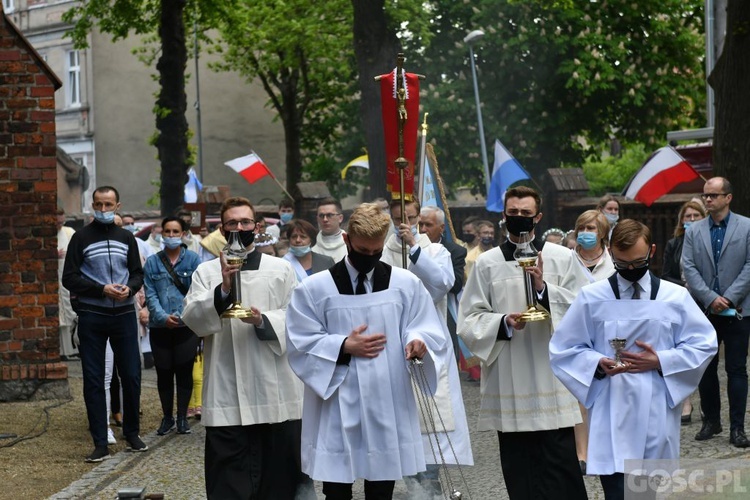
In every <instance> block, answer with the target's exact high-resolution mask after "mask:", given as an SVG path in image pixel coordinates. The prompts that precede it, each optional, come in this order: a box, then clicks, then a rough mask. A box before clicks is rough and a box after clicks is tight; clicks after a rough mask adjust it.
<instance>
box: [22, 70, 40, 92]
mask: <svg viewBox="0 0 750 500" xmlns="http://www.w3.org/2000/svg"><path fill="white" fill-rule="evenodd" d="M26 71H27V72H29V73H40V72H41V71H42V70H40V69H39V66H37V65H36V64H33V63H32V64H27V65H26ZM32 95H33V94H32Z"/></svg>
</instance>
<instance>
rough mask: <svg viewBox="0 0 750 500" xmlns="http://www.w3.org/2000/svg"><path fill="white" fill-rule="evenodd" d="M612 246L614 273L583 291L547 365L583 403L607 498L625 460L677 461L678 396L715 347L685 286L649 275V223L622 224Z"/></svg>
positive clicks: (618, 488)
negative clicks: (620, 343)
mask: <svg viewBox="0 0 750 500" xmlns="http://www.w3.org/2000/svg"><path fill="white" fill-rule="evenodd" d="M610 251H611V253H612V261H613V263H614V265H615V269H616V270H617V273H616V274H614V275H613V276H612V277H610V278H609V279H607V280H602V281H598V282H596V283H593V284H591V285H589V286H586V287H584V288H583V289H582V290H581V292H580V293H579V295H578V297H577V298H576V300H575V301H574V302H573V304H572V305H571V307H570V309H569V310H568V312H567V314H566V315H565V317H564V318H563V320H562V322H561V323H560V325H559V326H558V327H557V329H556V330H555V334H554V335H553V337H552V341H551V342H550V359H551V363H552V370H553V371H554V373H555V375H556V376H557V377H558V378H559V379H560V380H561V381H562V382H563V384H565V386H566V387H567V388H568V389H570V391H571V392H572V393H573V394H574V395H575V396H576V398H578V400H579V401H580V402H581V403H582V404H583V405H584V406H586V408H588V410H589V429H590V431H589V448H588V465H587V469H588V473H589V474H599V475H600V480H601V482H602V486H603V489H604V492H605V496H606V498H608V499H610V498H623V494H624V493H623V492H624V474H623V473H624V471H625V460H629V459H635V460H640V459H671V458H679V456H680V414H681V411H682V410H681V408H682V405H681V403H682V401H683V400H684V399H685V398H686V397H688V396H689V395H690V394H691V393H692V392H693V391H694V390H695V389H696V387H697V386H698V382H699V381H700V379H701V376H702V374H703V371H704V370H705V369H706V366H707V365H708V363H709V361H710V360H711V358H712V357H713V356H714V354H716V350H717V343H716V333H715V331H714V328H713V327H712V326H711V323H710V322H709V321H708V319H706V316H705V315H704V314H703V313H702V312H701V310H700V308H699V307H698V306H697V305H696V303H695V301H694V300H692V299H691V297H690V295H689V293H688V292H687V290H686V289H685V288H683V287H681V286H678V285H675V284H673V283H670V282H668V281H663V280H660V279H659V278H657V277H656V276H654V275H653V274H651V273H649V272H648V267H649V260H650V259H651V257H652V256H653V255H654V251H655V245H652V244H651V231H650V230H649V228H648V227H646V226H645V225H644V224H641V223H640V222H637V221H634V220H632V219H626V220H623V221H620V222H619V223H618V224H617V226H615V228H614V230H613V231H612V241H611V244H610ZM614 338H620V339H625V347H624V351H623V352H622V355H621V358H622V361H623V363H624V365H623V366H615V359H614V358H615V352H614V349H613V347H612V346H611V345H610V340H612V339H614Z"/></svg>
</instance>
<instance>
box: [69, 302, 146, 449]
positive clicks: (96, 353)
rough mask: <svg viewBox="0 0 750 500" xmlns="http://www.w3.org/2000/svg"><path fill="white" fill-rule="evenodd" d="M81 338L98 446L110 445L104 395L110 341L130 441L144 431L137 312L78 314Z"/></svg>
mask: <svg viewBox="0 0 750 500" xmlns="http://www.w3.org/2000/svg"><path fill="white" fill-rule="evenodd" d="M78 337H79V339H80V341H81V345H80V347H79V348H78V349H79V352H80V353H81V367H82V369H83V399H84V401H85V402H86V414H87V416H88V419H89V431H90V432H91V437H92V438H93V440H94V446H107V427H108V425H109V422H107V402H106V395H105V393H104V353H105V349H106V345H107V339H109V343H110V345H111V346H112V351H114V353H115V366H116V367H117V372H118V373H119V374H120V382H121V384H122V397H123V401H122V409H123V418H122V433H123V435H124V436H125V437H126V438H129V437H132V436H137V435H138V433H139V430H140V423H139V413H140V401H141V356H140V352H139V351H138V324H137V320H136V317H135V310H133V312H132V313H127V314H122V315H119V316H108V315H106V314H96V313H92V312H88V311H81V312H79V313H78Z"/></svg>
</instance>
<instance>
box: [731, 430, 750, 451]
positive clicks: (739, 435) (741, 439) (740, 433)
mask: <svg viewBox="0 0 750 500" xmlns="http://www.w3.org/2000/svg"><path fill="white" fill-rule="evenodd" d="M729 442H730V443H732V444H733V445H734V446H736V447H737V448H747V447H748V446H750V440H748V439H747V436H745V431H744V430H742V429H732V430H731V431H729Z"/></svg>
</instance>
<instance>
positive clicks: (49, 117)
mask: <svg viewBox="0 0 750 500" xmlns="http://www.w3.org/2000/svg"><path fill="white" fill-rule="evenodd" d="M52 107H53V108H54V106H52ZM30 114H31V116H30V118H31V121H34V122H54V121H55V112H54V111H32V112H31V113H30Z"/></svg>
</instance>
